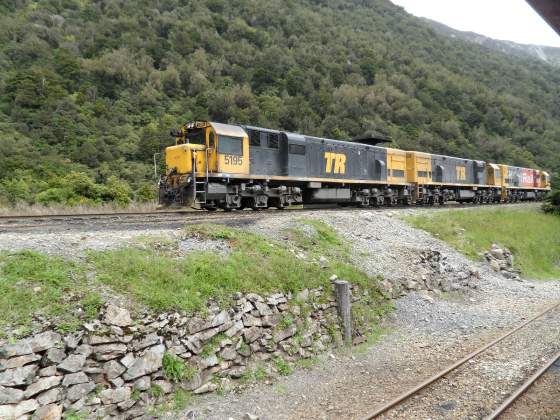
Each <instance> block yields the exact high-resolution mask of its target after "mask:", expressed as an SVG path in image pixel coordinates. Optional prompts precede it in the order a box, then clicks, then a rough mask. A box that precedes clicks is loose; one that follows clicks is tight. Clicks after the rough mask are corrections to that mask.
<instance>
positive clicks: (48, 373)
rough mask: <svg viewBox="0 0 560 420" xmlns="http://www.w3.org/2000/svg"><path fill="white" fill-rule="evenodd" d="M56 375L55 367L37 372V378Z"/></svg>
mask: <svg viewBox="0 0 560 420" xmlns="http://www.w3.org/2000/svg"><path fill="white" fill-rule="evenodd" d="M56 373H57V372H56V366H48V367H46V368H43V369H40V370H39V376H54V375H56Z"/></svg>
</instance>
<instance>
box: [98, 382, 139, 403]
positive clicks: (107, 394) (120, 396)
mask: <svg viewBox="0 0 560 420" xmlns="http://www.w3.org/2000/svg"><path fill="white" fill-rule="evenodd" d="M131 395H132V391H131V389H130V388H129V387H127V386H126V387H121V388H115V389H104V390H103V391H101V393H100V394H99V397H100V398H101V402H102V403H103V404H104V405H109V404H118V403H120V402H123V401H126V400H128V399H130V396H131Z"/></svg>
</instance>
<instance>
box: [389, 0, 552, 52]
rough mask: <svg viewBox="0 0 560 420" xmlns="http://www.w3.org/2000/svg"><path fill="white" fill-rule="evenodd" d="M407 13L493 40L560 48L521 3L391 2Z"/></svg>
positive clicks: (483, 0) (481, 0) (518, 0)
mask: <svg viewBox="0 0 560 420" xmlns="http://www.w3.org/2000/svg"><path fill="white" fill-rule="evenodd" d="M391 1H392V2H393V3H395V4H398V5H399V6H402V7H404V8H405V9H406V11H407V12H409V13H411V14H413V15H416V16H422V17H427V18H429V19H432V20H435V21H438V22H441V23H443V24H445V25H447V26H450V27H452V28H454V29H459V30H461V31H472V32H476V33H479V34H482V35H486V36H488V37H490V38H494V39H505V40H509V41H514V42H518V43H522V44H537V45H550V46H554V47H560V36H558V35H557V34H556V32H554V30H553V29H552V28H551V27H550V26H548V24H547V23H546V22H545V21H544V20H543V19H542V18H541V17H540V15H539V14H538V13H537V12H535V11H534V10H533V8H532V7H531V6H529V4H528V3H526V2H525V1H524V0H391Z"/></svg>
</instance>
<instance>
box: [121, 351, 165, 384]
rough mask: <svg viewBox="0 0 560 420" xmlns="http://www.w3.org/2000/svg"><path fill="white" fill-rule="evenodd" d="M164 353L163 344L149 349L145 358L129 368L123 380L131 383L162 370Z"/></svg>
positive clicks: (139, 359) (137, 360)
mask: <svg viewBox="0 0 560 420" xmlns="http://www.w3.org/2000/svg"><path fill="white" fill-rule="evenodd" d="M164 352H165V346H164V345H163V344H160V345H158V346H154V347H152V348H150V349H148V350H147V351H146V353H145V354H144V356H142V357H140V358H137V359H136V360H135V361H134V363H133V364H132V366H130V367H129V368H128V370H127V371H126V372H125V373H124V375H123V379H124V380H125V381H131V380H133V379H136V378H139V377H140V376H144V375H147V374H149V373H153V372H155V371H157V370H158V369H159V368H161V362H162V359H163V353H164Z"/></svg>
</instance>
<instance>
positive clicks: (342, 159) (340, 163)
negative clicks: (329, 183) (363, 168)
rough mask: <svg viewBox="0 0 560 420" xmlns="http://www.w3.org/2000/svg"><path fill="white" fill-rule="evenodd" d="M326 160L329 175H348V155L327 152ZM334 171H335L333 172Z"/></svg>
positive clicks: (326, 170) (326, 169)
mask: <svg viewBox="0 0 560 420" xmlns="http://www.w3.org/2000/svg"><path fill="white" fill-rule="evenodd" d="M325 160H326V161H327V165H326V167H325V172H326V173H328V174H331V173H335V174H345V173H346V155H345V154H343V153H333V152H325ZM333 170H334V171H333Z"/></svg>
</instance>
